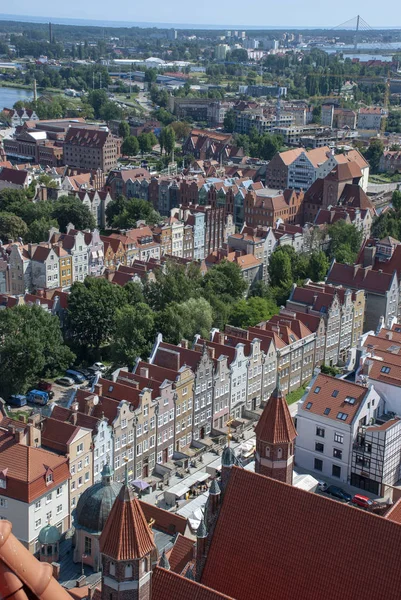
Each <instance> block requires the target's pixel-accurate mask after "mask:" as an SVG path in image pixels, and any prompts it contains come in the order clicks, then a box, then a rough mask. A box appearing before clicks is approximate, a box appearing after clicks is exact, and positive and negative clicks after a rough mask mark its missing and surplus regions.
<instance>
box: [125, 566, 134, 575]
mask: <svg viewBox="0 0 401 600" xmlns="http://www.w3.org/2000/svg"><path fill="white" fill-rule="evenodd" d="M125 577H132V565H125Z"/></svg>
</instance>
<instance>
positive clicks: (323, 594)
mask: <svg viewBox="0 0 401 600" xmlns="http://www.w3.org/2000/svg"><path fill="white" fill-rule="evenodd" d="M400 546H401V526H400V525H399V524H398V523H395V522H392V521H391V520H389V519H383V518H382V517H379V516H377V515H374V514H371V513H368V512H365V511H363V510H359V509H357V508H353V507H351V506H348V505H346V504H342V503H341V502H337V501H335V500H331V499H328V498H325V497H323V496H321V495H318V494H313V493H310V492H306V491H304V490H300V489H298V488H295V487H293V486H290V485H287V484H285V483H282V482H280V481H276V480H274V479H270V478H268V477H264V476H262V475H257V474H255V473H251V472H248V471H245V470H244V469H240V468H238V467H232V469H231V475H230V479H229V482H228V486H227V489H226V492H225V496H224V500H223V504H222V508H221V511H220V515H219V518H218V520H217V524H216V528H215V530H214V535H213V538H212V541H211V544H210V547H209V551H208V556H207V559H206V564H205V568H204V570H203V574H202V577H201V583H203V584H204V585H206V586H209V587H211V588H212V589H215V590H218V591H221V592H223V593H225V594H228V595H230V594H231V595H232V596H234V597H235V598H236V599H237V600H251V599H252V600H253V599H255V600H256V599H263V600H265V599H266V600H288V599H290V598H302V599H308V600H321V599H322V598H325V600H338V598H343V599H347V600H348V599H351V598H369V599H378V598H387V599H390V598H391V599H392V600H398V599H399V598H400V597H401V571H400V568H399V558H398V548H399V547H400ZM178 597H179V596H178ZM189 597H191V596H189Z"/></svg>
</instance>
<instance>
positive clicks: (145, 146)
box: [138, 133, 157, 156]
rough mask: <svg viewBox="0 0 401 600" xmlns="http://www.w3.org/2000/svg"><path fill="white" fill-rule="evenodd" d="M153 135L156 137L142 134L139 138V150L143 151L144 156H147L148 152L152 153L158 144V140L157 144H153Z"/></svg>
mask: <svg viewBox="0 0 401 600" xmlns="http://www.w3.org/2000/svg"><path fill="white" fill-rule="evenodd" d="M151 135H152V136H153V137H155V136H154V134H149V133H141V135H140V136H138V142H139V150H140V151H141V154H142V156H143V155H144V154H146V153H147V152H151V151H152V148H153V146H155V145H156V143H157V140H156V143H155V144H153V139H152V137H151Z"/></svg>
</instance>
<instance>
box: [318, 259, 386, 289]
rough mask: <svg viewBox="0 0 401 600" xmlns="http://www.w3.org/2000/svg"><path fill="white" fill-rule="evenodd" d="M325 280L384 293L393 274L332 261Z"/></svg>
mask: <svg viewBox="0 0 401 600" xmlns="http://www.w3.org/2000/svg"><path fill="white" fill-rule="evenodd" d="M327 281H328V283H332V284H339V285H343V286H345V287H352V288H356V289H360V290H367V291H369V292H373V293H376V294H385V293H386V292H387V291H388V290H389V289H390V288H391V284H392V281H393V274H392V273H381V272H380V271H374V270H373V269H370V268H363V267H362V266H361V265H345V264H341V263H334V264H333V266H332V267H331V269H330V271H329V273H328V275H327Z"/></svg>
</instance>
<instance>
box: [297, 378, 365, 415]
mask: <svg viewBox="0 0 401 600" xmlns="http://www.w3.org/2000/svg"><path fill="white" fill-rule="evenodd" d="M367 393H368V388H366V387H363V386H361V385H357V384H355V383H351V382H349V381H344V380H343V379H338V378H336V377H330V376H329V375H323V374H322V373H320V375H318V376H317V377H316V379H315V380H314V381H313V383H312V384H311V386H310V391H309V392H308V395H307V396H306V397H305V399H304V401H303V403H302V410H304V411H306V412H310V413H313V414H315V415H320V416H322V417H325V418H326V419H332V420H333V421H337V422H338V423H341V422H343V423H346V424H347V425H349V424H350V423H352V420H353V418H354V417H355V415H356V414H357V412H358V410H359V408H360V406H361V404H362V402H363V401H364V398H365V397H366V395H367ZM339 415H344V416H345V415H346V416H345V417H344V418H343V419H340V417H339Z"/></svg>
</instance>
